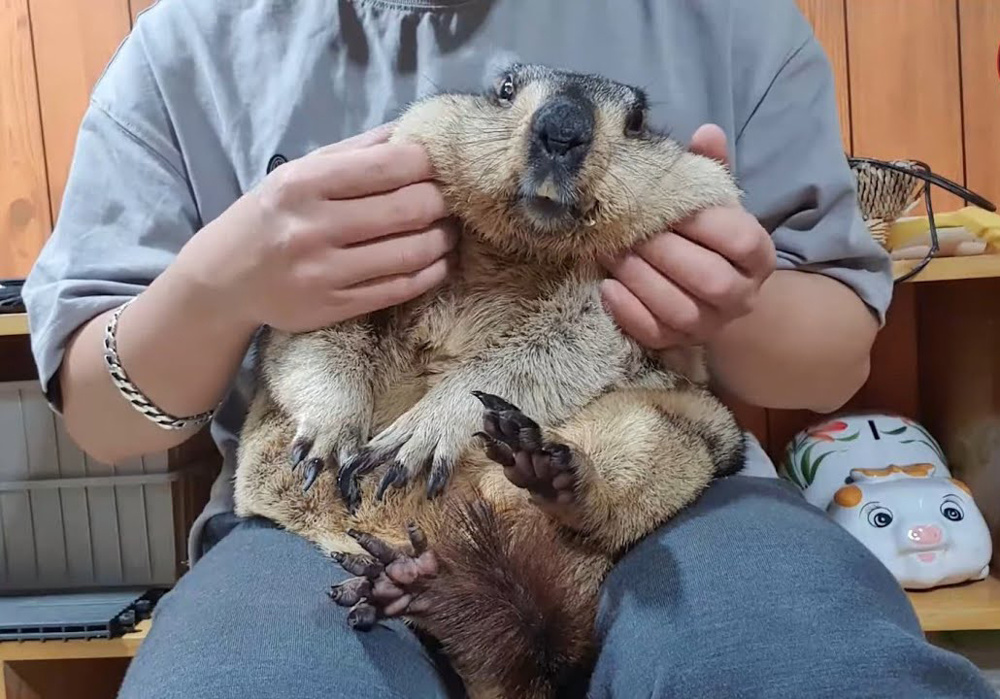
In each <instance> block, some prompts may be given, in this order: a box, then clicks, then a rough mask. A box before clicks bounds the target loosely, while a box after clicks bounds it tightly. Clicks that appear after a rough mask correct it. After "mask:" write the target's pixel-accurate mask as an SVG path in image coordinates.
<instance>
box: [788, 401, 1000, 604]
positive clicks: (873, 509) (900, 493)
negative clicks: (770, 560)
mask: <svg viewBox="0 0 1000 699" xmlns="http://www.w3.org/2000/svg"><path fill="white" fill-rule="evenodd" d="M779 474H780V475H781V476H782V477H783V478H785V479H787V480H789V481H791V482H792V483H793V484H795V485H796V486H798V487H799V488H800V489H801V490H802V493H803V495H804V497H805V499H806V500H807V501H808V502H809V503H811V504H812V505H814V506H815V507H817V508H818V509H821V510H824V511H826V512H827V513H828V515H829V516H830V517H831V518H832V519H833V520H834V521H835V522H837V523H838V524H840V525H841V526H842V527H844V529H846V530H847V531H849V532H850V533H851V534H852V535H853V536H854V537H855V538H857V539H858V540H860V541H861V542H862V543H863V544H864V545H865V546H866V547H867V548H868V549H869V550H870V551H871V552H872V553H873V554H874V555H875V556H876V557H877V558H878V559H879V560H880V561H882V563H883V564H884V565H885V566H886V568H888V569H889V571H890V572H891V573H892V574H893V576H894V577H895V578H896V579H897V580H898V581H899V582H900V584H901V585H902V586H903V587H905V588H906V589H910V590H922V589H928V588H933V587H938V586H943V585H950V584H955V583H959V582H966V581H972V580H981V579H983V578H984V577H986V575H987V574H988V573H989V562H990V558H991V555H992V541H991V538H990V532H989V528H988V527H987V525H986V521H985V519H984V518H983V516H982V513H981V511H980V510H979V508H978V506H977V505H976V503H975V502H974V500H973V498H972V494H971V492H970V491H969V489H968V487H967V486H965V484H963V483H962V482H960V481H958V480H956V479H954V478H952V475H951V472H950V470H949V469H948V464H947V459H946V458H945V454H944V451H943V450H942V449H941V446H940V444H938V442H937V440H935V439H934V437H933V436H932V435H931V434H930V433H929V432H928V431H927V430H926V429H925V428H924V427H923V426H922V425H920V424H919V423H917V422H915V421H914V420H911V419H909V418H906V417H902V416H897V415H886V414H877V413H875V414H866V413H861V414H853V415H845V416H841V417H838V418H835V419H831V420H827V421H825V422H823V423H821V424H818V425H815V426H812V427H810V428H808V429H805V430H802V431H801V432H799V433H798V434H797V435H795V437H794V438H793V439H792V441H791V443H790V444H789V445H788V448H787V449H786V451H785V458H784V459H783V460H782V462H781V464H780V466H779Z"/></svg>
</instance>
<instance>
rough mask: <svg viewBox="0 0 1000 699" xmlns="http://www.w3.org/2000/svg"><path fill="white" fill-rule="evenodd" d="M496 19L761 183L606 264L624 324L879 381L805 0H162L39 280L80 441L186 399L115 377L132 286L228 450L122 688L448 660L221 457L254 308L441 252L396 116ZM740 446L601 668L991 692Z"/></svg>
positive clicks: (390, 273)
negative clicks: (392, 618)
mask: <svg viewBox="0 0 1000 699" xmlns="http://www.w3.org/2000/svg"><path fill="white" fill-rule="evenodd" d="M500 51H504V52H511V53H513V54H514V55H516V56H518V57H519V58H521V59H522V60H524V61H530V62H539V63H545V64H549V65H553V66H557V67H562V68H568V69H573V70H580V71H587V72H597V73H603V74H605V75H608V76H609V77H612V78H615V79H619V80H622V81H624V82H628V83H631V84H636V85H639V86H642V87H644V88H646V90H647V91H648V92H649V94H650V97H651V100H653V107H652V111H651V120H652V121H653V122H654V123H657V124H660V125H667V126H668V127H669V129H670V132H671V134H672V135H673V136H674V137H675V138H678V139H681V140H683V141H684V142H686V143H688V144H690V147H691V148H692V149H695V150H698V151H700V152H703V153H706V154H709V155H712V156H713V157H718V158H720V159H723V160H725V161H726V162H727V163H729V165H730V166H731V168H732V169H733V171H734V172H735V174H736V175H737V177H738V179H739V183H740V185H741V187H742V188H743V189H744V191H745V193H746V196H745V200H744V203H743V205H742V206H740V207H736V208H732V209H714V210H709V211H706V212H704V213H702V214H699V215H698V216H695V217H693V218H692V219H691V220H690V221H687V222H685V224H684V225H683V226H679V227H678V228H677V230H676V231H672V232H667V231H665V232H664V233H663V235H661V236H659V237H658V238H657V239H656V240H655V241H653V242H652V243H649V244H647V245H645V246H644V247H642V248H639V249H637V250H635V251H633V252H632V253H631V254H629V255H626V256H625V257H623V258H622V259H619V260H614V261H611V262H609V264H608V280H607V282H605V285H604V287H603V294H604V300H605V303H606V306H607V308H608V310H609V312H611V313H612V314H613V316H614V317H615V318H616V319H617V320H618V322H619V323H620V325H621V327H622V329H623V330H624V331H625V332H628V333H630V334H632V335H633V336H634V337H635V338H636V339H637V340H639V341H640V342H642V343H644V344H646V345H648V346H650V347H668V346H674V345H677V344H680V343H691V342H704V343H706V344H707V346H708V347H709V350H710V356H711V363H712V367H713V371H714V374H715V376H716V379H717V381H718V384H719V386H720V390H721V391H723V392H725V393H726V394H727V395H731V396H734V397H735V398H737V399H739V400H741V401H744V402H747V403H750V404H753V405H758V406H764V407H769V408H803V409H811V410H814V411H818V412H829V411H833V410H835V409H837V408H838V407H839V406H841V405H843V404H844V403H845V401H846V400H847V399H848V398H849V397H850V396H851V395H852V394H853V393H854V392H855V391H856V390H857V389H858V388H859V387H860V386H861V385H862V384H863V383H864V381H865V380H866V378H867V375H868V371H869V360H868V355H869V352H870V349H871V345H872V342H873V340H874V338H875V336H876V334H877V332H878V330H879V328H880V327H881V326H882V324H883V323H884V320H885V313H886V309H887V307H888V305H889V302H890V299H891V295H892V281H891V277H890V265H889V260H888V258H887V256H886V254H885V253H884V252H883V251H882V250H881V249H880V248H879V247H878V246H877V245H876V244H875V243H874V242H873V240H872V238H871V236H870V235H869V234H868V232H867V231H866V229H865V226H864V225H863V222H862V220H861V218H860V214H859V211H858V208H857V204H856V200H855V190H854V188H853V182H852V179H851V174H850V172H849V169H848V166H847V164H846V162H845V158H844V154H843V151H842V147H841V140H840V131H839V125H838V120H837V110H836V104H835V96H834V84H833V80H832V75H831V71H830V68H829V64H828V62H827V60H826V57H825V54H824V53H823V50H822V48H821V46H820V45H819V44H818V43H817V40H816V38H815V36H814V35H813V33H812V30H811V27H810V25H809V23H808V22H807V21H806V19H805V18H804V17H803V15H802V14H801V13H800V12H799V10H798V8H797V7H796V5H795V3H794V2H793V0H754V2H740V1H738V0H725V1H724V0H714V1H713V2H710V3H709V2H706V3H693V2H677V3H651V2H604V1H600V2H586V3H581V2H578V0H549V1H548V2H544V3H539V2H528V1H527V0H340V1H339V2H332V0H331V1H329V2H320V1H318V0H317V1H313V2H286V1H283V0H238V1H235V2H225V3H223V2H215V3H205V2H195V1H194V0H160V2H158V3H157V4H155V5H154V6H153V7H152V8H150V9H148V10H147V11H145V12H144V13H143V14H142V15H141V16H140V17H139V18H138V20H137V22H136V23H135V26H134V29H133V31H132V33H131V34H130V35H129V37H128V38H127V39H126V40H125V41H124V42H123V43H122V44H121V46H120V47H119V49H118V51H117V52H116V54H115V55H114V57H113V58H112V60H111V61H110V62H109V65H108V67H107V69H106V70H105V72H104V73H103V74H102V75H101V77H100V79H99V80H98V81H97V84H96V85H95V87H94V90H93V93H92V98H91V100H90V103H89V106H88V109H87V111H86V114H85V116H84V118H83V121H82V124H81V127H80V131H79V138H78V141H77V145H76V151H75V155H74V159H73V163H72V167H71V172H70V175H69V179H68V182H67V185H66V189H65V195H64V200H63V203H62V206H61V210H60V213H59V216H58V220H57V223H56V226H55V230H54V232H53V234H52V236H51V238H50V239H49V240H48V242H47V244H46V245H45V247H44V249H43V250H42V252H41V254H40V256H39V258H38V260H37V263H36V265H35V266H34V268H33V270H32V271H31V273H30V275H29V278H28V280H27V284H26V286H25V288H24V298H25V302H26V305H27V308H28V313H29V320H30V324H31V328H32V336H31V340H32V348H33V352H34V356H35V358H36V361H37V365H38V369H39V377H40V381H41V382H42V385H43V386H44V389H45V393H46V396H47V398H48V400H49V401H50V403H51V405H52V407H53V409H54V410H56V411H58V412H59V413H60V414H61V416H62V418H63V420H64V422H65V425H66V429H67V430H68V431H69V433H70V435H71V436H72V437H73V439H74V440H76V441H77V442H78V444H79V445H80V446H81V448H83V449H84V450H86V451H87V452H88V453H89V454H91V455H92V456H93V457H95V458H97V459H101V460H104V461H115V460H118V459H122V458H126V457H130V456H134V455H137V454H143V453H148V452H154V451H159V450H163V449H166V448H169V447H172V446H174V445H177V444H178V443H180V442H182V441H183V440H185V439H187V438H188V437H190V436H191V434H192V432H193V431H194V430H196V429H197V422H196V424H195V425H193V426H188V427H184V428H181V429H165V428H164V427H163V426H161V425H160V424H157V423H155V422H154V421H153V420H150V419H148V418H147V416H146V415H144V414H142V412H140V411H139V410H136V409H135V407H134V405H133V404H132V403H130V401H128V400H126V399H125V397H124V395H123V393H122V392H121V391H120V390H119V389H118V386H116V384H115V383H114V382H113V381H112V380H111V378H110V372H109V371H108V367H107V366H106V364H105V360H104V338H105V332H106V329H107V326H108V321H109V318H110V317H111V316H112V314H113V313H114V312H115V310H116V309H118V308H119V307H121V306H122V304H123V303H125V302H127V301H129V302H131V304H130V306H129V308H128V309H127V312H124V313H122V314H121V316H120V322H119V323H118V325H117V328H116V336H115V337H116V343H117V352H118V356H119V358H120V360H121V364H122V366H123V367H124V368H125V370H126V371H127V374H128V377H129V379H130V380H131V381H132V383H133V385H134V386H136V387H137V388H138V390H139V391H141V394H142V396H144V397H145V399H146V400H148V401H149V402H150V403H151V404H152V405H154V406H156V408H157V409H158V410H161V411H163V413H164V414H167V415H173V416H177V417H185V416H192V415H198V414H202V413H207V412H210V411H214V413H213V419H212V433H213V435H214V437H215V438H216V440H217V443H218V445H219V448H220V449H221V451H222V453H223V456H224V464H225V466H224V470H223V473H222V475H221V476H220V478H219V480H218V482H217V483H216V485H215V488H214V489H213V494H212V499H211V502H210V503H209V505H208V507H207V508H206V510H205V512H204V513H202V516H201V517H200V518H199V520H198V522H197V523H196V526H195V527H194V529H193V530H192V532H191V539H190V551H189V554H190V560H191V562H192V563H193V565H192V568H191V569H190V571H189V572H187V573H186V575H185V576H184V577H183V578H182V579H181V580H180V581H179V583H178V585H177V586H176V587H175V588H174V589H173V590H172V591H171V592H170V593H169V594H168V595H166V596H165V597H164V598H163V599H162V601H161V602H160V605H159V606H158V608H157V612H156V617H155V623H154V625H153V627H152V630H151V632H150V634H149V636H148V638H147V639H146V641H145V642H144V644H143V646H142V647H141V649H140V651H139V654H138V656H137V657H136V658H135V660H134V662H133V663H132V664H131V666H130V668H129V670H128V673H127V675H126V678H125V681H124V683H123V686H122V688H121V696H122V697H124V698H126V699H131V698H132V697H151V696H156V697H188V696H199V697H206V698H211V699H215V698H218V697H230V696H232V697H237V696H240V697H241V696H273V695H281V696H295V697H300V698H301V699H307V698H309V697H331V696H351V697H354V696H379V697H404V696H407V697H409V696H419V697H438V696H446V695H447V693H448V692H450V691H452V690H453V682H451V681H450V680H449V673H448V668H447V667H446V666H445V665H442V663H441V661H440V655H439V654H437V653H435V652H434V649H433V647H432V646H431V645H430V644H427V643H424V642H422V640H421V639H418V638H417V636H415V635H414V634H413V633H411V632H410V631H408V630H407V629H406V628H405V627H403V626H402V625H401V624H398V623H396V622H390V623H385V624H381V625H379V626H378V627H377V628H376V629H375V630H373V631H372V632H370V633H367V634H359V633H355V632H353V631H351V630H350V629H349V628H348V627H347V624H346V621H345V613H346V612H345V610H343V609H340V608H338V607H336V605H333V604H332V603H331V602H330V600H329V599H328V598H327V597H326V595H325V591H326V590H327V589H329V586H330V585H331V584H332V583H334V582H336V581H337V578H336V576H337V575H338V569H337V567H336V566H334V565H332V564H331V562H330V561H329V560H327V559H324V558H323V557H322V556H321V555H320V554H318V553H317V552H316V551H315V550H314V549H313V548H312V547H311V546H310V545H308V544H307V543H306V542H304V541H302V540H300V539H298V538H296V537H295V536H293V535H291V534H289V533H287V532H284V531H282V530H280V529H279V528H277V527H276V526H274V525H273V524H272V523H269V522H264V521H259V520H250V521H237V520H235V519H234V518H233V516H232V514H231V511H232V499H231V498H232V492H231V477H232V467H233V460H234V451H235V449H236V445H237V444H238V434H239V427H240V424H241V420H242V419H243V416H244V413H245V409H246V405H247V400H248V396H249V392H250V391H251V390H252V360H251V353H250V351H249V349H250V347H251V345H252V340H253V337H254V334H255V332H256V330H257V329H258V328H259V327H261V326H262V325H271V326H274V327H277V328H281V329H285V330H306V329H310V328H316V327H320V326H322V325H326V324H332V323H336V322H338V321H341V320H344V319H346V318H349V317H352V316H355V315H357V314H361V313H364V312H366V311H371V310H373V309H376V308H380V307H385V306H389V305H392V304H395V303H399V302H402V301H404V300H406V299H410V298H413V297H415V296H416V295H418V294H420V293H422V292H424V291H426V290H429V289H432V288H434V287H436V286H437V285H439V284H441V283H443V282H444V280H446V279H447V277H448V275H449V274H450V273H451V267H452V265H453V261H452V257H451V252H452V251H453V250H454V246H455V244H456V237H455V235H454V232H453V231H452V230H450V229H449V227H448V226H447V225H446V224H445V223H443V222H442V221H444V220H445V218H446V211H445V210H444V208H443V204H442V202H441V199H440V196H439V194H438V192H437V189H436V186H435V185H434V183H433V173H432V171H431V168H430V165H429V163H428V162H427V159H426V156H425V155H424V154H423V152H422V151H421V150H420V149H419V148H415V147H412V146H409V147H407V146H397V145H389V144H387V143H385V135H386V129H385V128H383V127H381V126H380V125H383V124H386V123H387V122H390V121H391V119H392V118H393V117H394V115H395V114H397V113H398V111H399V110H400V109H401V108H402V107H404V106H405V105H406V103H407V102H408V101H410V100H412V99H414V98H416V97H418V96H420V95H423V94H427V93H429V92H433V91H436V90H440V89H474V88H475V87H476V86H477V85H478V84H479V81H480V77H481V76H482V75H483V73H484V69H485V66H486V65H487V63H488V62H489V61H490V60H491V58H492V57H493V56H494V55H495V54H497V53H498V52H500ZM307 156H313V157H307ZM359 238H360V239H361V240H360V241H359V240H358V239H359ZM349 240H350V241H352V242H351V243H350V244H349V242H348V241H349ZM216 408H217V409H216ZM747 456H748V465H747V468H746V471H745V474H743V475H740V476H736V477H733V478H729V479H725V480H723V481H720V482H719V483H717V484H716V485H714V486H713V487H712V488H710V489H709V490H708V492H707V493H706V494H705V495H704V496H703V497H702V498H701V499H700V500H699V501H698V502H697V503H696V504H695V505H694V506H692V507H691V508H690V509H689V510H688V511H686V512H684V513H683V514H682V515H680V516H678V517H677V518H676V520H674V521H672V522H670V523H668V524H667V525H666V526H664V527H663V528H662V530H660V531H658V532H657V533H656V534H655V535H653V536H651V537H649V539H648V540H647V541H645V542H643V543H642V544H641V545H639V546H638V547H637V548H636V549H634V550H633V551H632V552H631V553H630V554H628V555H627V556H626V557H625V558H624V559H623V560H622V561H621V563H620V564H619V565H618V566H617V567H616V568H615V570H614V571H613V572H612V574H611V576H610V578H609V579H608V581H607V584H606V586H605V592H604V594H603V596H602V601H601V609H600V613H599V618H598V634H599V641H600V648H601V651H600V655H599V657H598V659H597V662H596V666H595V668H594V671H593V674H592V676H591V677H590V678H589V686H590V690H589V691H590V694H591V695H592V696H594V697H612V696H614V697H633V696H688V695H695V696H704V695H706V694H708V695H711V696H714V697H725V696H741V697H750V696H767V697H800V696H809V697H821V696H837V697H844V696H869V695H872V694H877V695H879V696H885V697H890V696H900V697H918V696H919V697H935V696H949V697H955V696H969V697H974V696H975V697H978V696H983V697H985V696H992V694H991V691H990V690H989V688H988V686H987V685H986V684H985V683H984V680H983V679H982V677H981V676H980V674H979V673H978V671H977V670H976V668H975V667H973V666H972V664H971V663H969V662H968V661H967V660H965V659H964V658H961V657H960V656H957V655H954V654H951V653H949V652H945V651H944V650H941V649H939V648H936V647H934V646H932V645H931V644H929V643H928V642H926V640H925V639H924V637H923V635H922V634H921V631H920V627H919V624H918V622H917V619H916V618H915V616H914V613H913V611H912V609H911V607H910V606H909V604H908V601H907V599H906V596H905V595H904V593H903V591H902V590H901V589H900V587H899V586H898V585H897V584H896V582H895V581H894V580H893V579H892V578H891V576H890V575H889V574H888V572H887V570H886V569H885V568H884V567H883V566H881V565H880V564H879V563H878V562H877V561H876V560H875V559H874V558H873V557H872V556H871V555H869V554H868V553H867V551H866V550H865V549H864V548H863V547H862V546H861V545H860V544H859V543H857V542H856V541H854V540H852V539H851V538H849V537H848V536H847V535H846V534H845V533H844V532H842V531H840V530H838V528H837V527H836V526H834V525H833V524H832V523H831V522H830V521H829V520H828V519H827V518H826V517H825V516H824V515H823V514H822V513H820V512H818V511H816V510H814V509H810V508H809V506H807V505H806V504H805V502H804V500H803V499H802V498H801V497H800V496H798V495H797V494H796V493H794V492H793V491H791V490H790V489H789V488H788V487H787V486H786V485H785V484H784V483H783V481H781V480H780V479H777V478H775V475H776V474H775V472H774V467H773V465H772V464H771V462H770V461H769V460H768V458H767V456H766V454H765V453H764V451H763V449H762V448H761V446H760V445H759V444H758V443H757V442H756V441H753V440H751V442H750V446H749V447H748V454H747ZM483 652H490V649H488V648H484V649H483Z"/></svg>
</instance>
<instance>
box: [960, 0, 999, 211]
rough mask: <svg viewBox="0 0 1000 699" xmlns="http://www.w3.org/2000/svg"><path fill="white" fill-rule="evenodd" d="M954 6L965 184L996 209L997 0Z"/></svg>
mask: <svg viewBox="0 0 1000 699" xmlns="http://www.w3.org/2000/svg"><path fill="white" fill-rule="evenodd" d="M958 6H959V33H960V36H961V65H962V104H963V113H964V117H965V177H966V184H967V185H968V186H969V188H971V189H972V190H973V191H976V192H979V193H980V194H982V195H983V196H985V197H987V198H988V199H990V200H992V201H993V203H994V204H996V205H997V206H1000V76H998V74H997V73H998V70H1000V66H998V61H1000V56H998V53H1000V46H998V45H1000V1H997V0H973V1H972V2H969V1H968V0H965V1H963V2H959V3H958Z"/></svg>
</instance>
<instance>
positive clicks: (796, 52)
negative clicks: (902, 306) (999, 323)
mask: <svg viewBox="0 0 1000 699" xmlns="http://www.w3.org/2000/svg"><path fill="white" fill-rule="evenodd" d="M791 25H792V26H793V27H794V28H795V30H796V35H797V36H800V37H802V39H801V40H798V41H797V42H796V43H795V44H794V46H793V48H792V49H791V50H790V51H789V52H788V54H787V56H786V57H785V59H784V60H783V62H782V63H781V65H780V67H779V69H778V70H777V72H776V74H773V79H772V80H771V82H770V84H769V85H768V86H767V88H766V90H765V91H764V92H763V94H762V95H761V96H760V99H759V101H758V102H757V103H756V104H755V105H753V108H752V111H751V112H750V115H749V117H748V119H747V120H746V121H745V124H744V125H743V126H742V128H741V129H740V130H739V131H738V133H737V137H736V143H735V160H736V172H737V175H738V177H739V179H740V185H741V186H742V188H743V189H744V191H745V192H746V199H745V204H744V205H745V206H746V208H747V209H748V210H749V211H751V212H752V213H754V214H755V215H756V216H757V217H758V219H759V220H760V221H761V223H762V225H763V226H764V227H765V228H766V229H767V230H768V231H769V232H771V234H772V239H773V240H774V243H775V246H776V248H777V255H778V269H796V270H802V271H806V272H813V273H818V274H824V275H827V276H829V277H832V278H834V279H837V280H839V281H841V282H842V283H844V284H846V285H847V286H848V287H850V288H851V289H853V290H854V292H855V293H856V294H857V295H858V296H859V297H860V298H861V299H862V301H864V302H865V303H866V304H867V305H868V307H869V308H870V309H871V310H872V312H873V314H875V316H876V317H877V318H878V320H879V323H880V324H884V322H885V314H886V311H887V309H888V306H889V303H890V301H891V299H892V286H893V284H892V264H891V260H890V258H889V255H888V253H887V252H886V251H885V250H884V249H883V248H882V247H881V246H880V245H879V244H878V243H877V241H876V240H875V239H874V238H873V237H872V236H871V234H870V233H869V231H868V228H867V226H866V225H865V223H864V220H863V219H862V217H861V211H860V208H859V206H858V200H857V189H856V184H855V181H854V177H853V174H852V173H851V170H850V167H849V164H848V162H847V158H846V155H845V152H844V146H843V141H842V139H841V131H840V123H839V118H838V111H837V101H836V91H835V84H834V80H833V72H832V70H831V68H830V64H829V61H828V59H827V56H826V54H825V53H824V51H823V48H822V46H821V44H820V43H819V42H818V40H817V39H816V38H815V37H814V36H813V34H812V31H811V28H810V27H809V25H808V23H807V22H806V21H805V19H804V18H803V17H802V16H801V15H798V14H797V11H796V14H795V17H794V19H793V21H792V22H791Z"/></svg>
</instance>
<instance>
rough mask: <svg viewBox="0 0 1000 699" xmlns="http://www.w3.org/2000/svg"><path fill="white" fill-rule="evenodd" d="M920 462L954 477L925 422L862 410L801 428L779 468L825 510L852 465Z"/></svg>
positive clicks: (937, 471) (873, 465)
mask: <svg viewBox="0 0 1000 699" xmlns="http://www.w3.org/2000/svg"><path fill="white" fill-rule="evenodd" d="M919 463H929V464H933V465H934V467H935V473H936V474H937V475H938V476H944V477H948V476H950V475H951V473H950V472H949V470H948V465H947V462H946V460H945V456H944V451H943V450H942V449H941V446H940V445H939V444H938V442H937V440H935V439H934V437H933V436H931V434H930V433H929V432H928V431H927V430H926V429H924V427H923V426H922V425H920V424H919V423H917V422H914V421H913V420H911V419H909V418H907V417H902V416H899V415H888V414H879V413H871V414H869V413H858V414H852V415H846V416H842V417H838V418H837V419H835V420H830V421H828V422H824V423H821V424H818V425H815V426H812V427H810V428H808V429H805V430H802V431H801V432H799V433H798V434H797V435H795V437H794V438H793V439H792V441H791V442H790V443H789V445H788V448H787V449H786V450H785V455H784V458H783V459H782V460H781V462H780V463H779V464H778V472H779V474H780V475H781V476H782V477H783V478H785V479H787V480H789V481H791V482H792V483H793V484H795V485H796V486H797V487H798V488H799V489H800V490H801V491H802V494H803V495H804V496H805V498H806V500H807V501H809V502H810V503H811V504H813V505H815V506H816V507H818V508H820V509H824V510H825V509H826V506H827V505H828V504H829V503H830V500H832V499H833V494H834V493H835V492H837V490H838V489H839V488H840V487H841V486H842V485H844V483H845V482H846V480H847V478H848V476H849V474H850V472H851V470H852V469H855V468H882V467H883V466H887V465H888V464H919Z"/></svg>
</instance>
